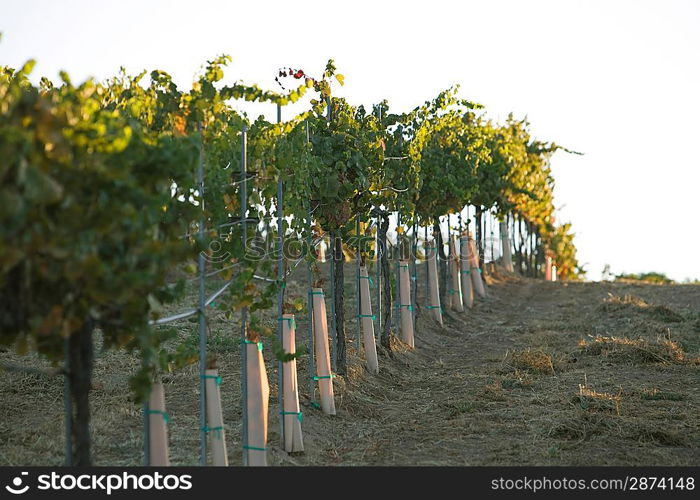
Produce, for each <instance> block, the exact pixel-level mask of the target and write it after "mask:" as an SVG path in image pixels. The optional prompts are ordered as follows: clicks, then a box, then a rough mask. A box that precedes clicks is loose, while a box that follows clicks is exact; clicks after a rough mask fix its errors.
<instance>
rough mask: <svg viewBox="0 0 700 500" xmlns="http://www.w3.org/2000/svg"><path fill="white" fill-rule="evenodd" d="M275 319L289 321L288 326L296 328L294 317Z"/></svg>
mask: <svg viewBox="0 0 700 500" xmlns="http://www.w3.org/2000/svg"><path fill="white" fill-rule="evenodd" d="M277 321H289V328H296V325H297V322H296V320H295V319H294V318H277Z"/></svg>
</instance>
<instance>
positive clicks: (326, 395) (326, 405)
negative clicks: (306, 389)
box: [311, 288, 335, 415]
mask: <svg viewBox="0 0 700 500" xmlns="http://www.w3.org/2000/svg"><path fill="white" fill-rule="evenodd" d="M311 293H312V296H313V326H314V350H315V351H316V353H315V354H316V377H315V378H316V380H317V381H318V390H319V393H320V395H321V410H322V411H323V413H325V414H326V415H335V400H334V399H333V374H332V373H331V356H330V350H329V348H328V319H327V318H326V301H325V300H324V299H325V297H324V294H323V290H321V289H320V288H313V289H312V291H311Z"/></svg>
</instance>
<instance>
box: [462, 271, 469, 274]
mask: <svg viewBox="0 0 700 500" xmlns="http://www.w3.org/2000/svg"><path fill="white" fill-rule="evenodd" d="M460 273H462V274H471V271H460Z"/></svg>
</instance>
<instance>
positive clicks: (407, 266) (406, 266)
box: [399, 264, 409, 269]
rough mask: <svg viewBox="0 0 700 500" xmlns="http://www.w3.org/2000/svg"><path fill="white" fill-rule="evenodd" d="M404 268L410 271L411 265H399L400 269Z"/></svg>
mask: <svg viewBox="0 0 700 500" xmlns="http://www.w3.org/2000/svg"><path fill="white" fill-rule="evenodd" d="M402 267H405V268H406V269H408V268H409V265H408V264H399V269H401V268H402Z"/></svg>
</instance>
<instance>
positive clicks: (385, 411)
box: [0, 264, 700, 466]
mask: <svg viewBox="0 0 700 500" xmlns="http://www.w3.org/2000/svg"><path fill="white" fill-rule="evenodd" d="M300 269H301V266H300ZM324 269H325V268H324ZM419 273H420V274H419V280H420V283H421V284H422V283H423V281H422V280H423V279H424V276H423V269H422V268H421V269H420V270H419ZM346 276H347V277H348V283H347V284H346V285H347V286H348V290H352V283H354V265H353V264H348V268H347V270H346ZM485 278H486V283H487V286H488V293H489V297H488V298H487V299H486V300H479V301H477V303H476V305H475V307H474V308H473V309H471V310H469V311H467V312H465V313H464V314H459V313H451V312H450V313H449V314H445V325H444V327H440V326H438V325H437V324H436V323H435V322H434V321H433V320H431V319H430V318H429V315H427V314H424V312H425V311H424V310H423V311H419V320H418V323H417V325H416V349H410V348H408V347H407V346H406V345H404V344H402V343H401V342H399V341H397V340H396V339H395V338H393V339H392V347H393V349H392V352H391V353H389V352H387V351H385V350H384V349H383V348H380V349H379V363H380V373H379V375H376V376H375V375H371V374H369V373H368V372H367V371H366V370H365V369H364V367H363V359H362V357H361V356H359V355H358V353H357V352H356V340H355V337H356V329H355V328H356V324H355V322H354V317H353V314H354V313H353V311H354V310H355V309H354V308H355V303H354V301H353V296H352V295H351V294H349V295H348V302H347V310H346V315H347V317H348V318H349V319H350V321H348V324H347V327H346V333H347V336H348V339H349V346H348V354H349V362H350V364H349V370H348V373H347V375H346V376H344V377H341V376H338V377H337V378H336V379H334V389H335V394H336V408H337V415H335V416H334V417H329V416H326V415H323V414H322V413H321V412H320V411H318V410H317V409H315V408H314V407H312V406H311V401H312V398H314V397H315V398H317V389H312V386H311V385H310V380H309V375H310V374H309V372H308V368H309V363H308V356H303V357H302V358H301V359H299V360H298V363H297V367H298V374H299V386H300V402H301V405H302V410H303V412H304V421H303V432H304V442H305V448H306V449H305V452H304V453H300V454H294V455H293V456H292V455H289V454H287V453H285V452H284V451H282V450H281V449H280V448H279V442H280V439H279V420H278V418H277V388H276V383H277V376H276V366H277V364H276V362H275V360H274V359H273V357H272V355H271V352H270V349H269V348H266V349H265V350H264V353H263V354H264V356H265V360H266V364H267V367H268V377H269V380H270V384H271V398H270V424H269V449H270V452H269V462H270V463H271V464H272V465H302V466H303V465H694V464H697V456H698V449H700V415H699V414H698V412H697V408H698V407H700V391H698V390H697V378H698V371H697V370H698V368H697V366H696V365H693V364H692V359H694V358H698V357H699V356H700V341H698V336H697V332H695V331H694V325H693V323H694V321H695V320H696V319H698V316H697V315H695V313H693V312H692V311H693V310H694V309H693V308H695V309H697V304H698V303H700V287H699V286H645V285H640V284H617V283H607V284H606V283H542V282H536V281H533V280H528V279H524V278H521V277H518V276H516V275H511V274H507V273H500V272H499V273H493V274H491V275H489V274H486V276H485ZM213 286H215V284H213ZM305 291H306V281H305V271H304V270H301V271H300V272H298V273H296V274H295V275H293V279H292V280H290V282H289V284H288V292H289V293H290V294H291V293H293V294H297V295H303V294H304V293H305ZM372 291H373V292H374V291H375V290H374V289H373V290H372ZM418 292H419V296H418V303H419V304H422V301H423V300H424V298H423V293H424V288H423V286H419V287H418ZM608 292H609V293H612V294H613V295H616V296H618V297H619V298H620V299H621V300H619V301H617V302H616V301H610V303H609V306H610V307H611V308H616V307H617V309H615V310H612V309H611V310H610V311H608V312H609V314H601V309H600V307H601V306H600V304H601V300H603V298H604V297H608V298H609V296H607V295H606V294H607V293H608ZM625 296H630V297H636V298H628V299H624V297H625ZM641 297H643V299H642V298H641ZM618 302H619V303H618ZM642 302H643V303H644V304H646V305H647V307H646V309H643V308H644V307H645V306H642V305H641V303H642ZM603 303H604V304H605V302H603ZM625 304H627V305H625ZM635 304H636V305H635ZM649 304H655V305H662V306H664V307H667V308H668V309H669V310H671V311H674V312H675V311H678V312H679V313H678V314H679V315H680V314H681V312H682V316H683V317H685V318H692V319H690V320H687V321H686V320H684V321H681V322H673V321H670V322H669V324H668V325H666V324H665V323H659V322H660V321H663V320H661V319H658V318H656V317H653V316H651V315H647V314H651V313H647V312H645V311H647V310H652V308H653V307H655V306H654V305H652V306H649ZM178 307H182V304H180V305H175V306H173V310H176V309H177V308H178ZM169 312H170V311H169ZM661 316H663V314H662V315H660V316H659V318H660V317H661ZM261 320H262V321H263V322H265V324H270V325H275V324H276V323H275V317H274V314H273V312H271V313H270V315H269V317H268V316H265V317H263V318H261ZM297 323H298V326H297V342H298V344H304V343H305V341H306V331H307V330H306V328H307V324H306V320H305V317H304V316H303V315H299V316H298V317H297ZM209 324H210V328H211V336H210V339H211V343H210V351H211V353H212V354H213V355H215V356H217V366H218V367H219V372H220V374H221V375H222V377H223V383H222V386H221V390H222V393H221V394H222V407H223V413H224V423H225V428H226V431H227V434H226V440H227V446H228V450H229V459H230V463H231V464H233V465H238V464H240V463H241V453H240V446H241V443H240V438H239V436H240V434H239V433H240V400H239V397H240V396H239V384H240V379H239V366H240V365H239V363H238V343H237V333H236V332H238V329H239V324H238V322H237V320H236V318H235V317H234V319H233V320H231V319H227V318H226V317H225V316H224V314H223V312H220V311H212V314H211V318H210V322H209ZM645 325H648V326H645ZM175 326H176V328H177V329H178V332H179V335H178V339H177V340H178V341H182V340H186V341H188V342H192V341H194V340H196V336H195V335H194V328H195V326H194V325H192V324H190V323H188V322H186V321H184V322H181V323H178V324H177V325H175ZM667 328H670V329H672V330H671V335H672V338H673V342H671V340H670V339H671V337H670V336H669V335H668V331H667ZM641 333H643V334H644V336H645V338H648V339H653V338H654V336H656V335H662V337H660V338H659V339H658V340H656V341H653V340H642V339H638V336H639V335H640V334H641ZM585 334H590V337H587V338H586V341H585V342H584V345H583V346H582V347H580V348H577V342H578V341H579V339H580V338H581V337H582V336H585ZM598 338H600V339H599V340H596V339H598ZM611 339H615V340H611ZM625 339H626V340H625ZM634 339H636V340H634ZM504 353H506V355H505V357H504ZM650 353H651V354H650ZM0 360H2V361H7V362H15V363H20V364H31V365H33V366H36V367H40V368H47V367H48V366H49V365H48V364H47V363H46V362H44V361H42V360H40V359H35V358H22V357H19V356H16V355H14V354H12V353H0ZM689 360H691V361H689ZM621 361H622V362H621ZM137 366H138V360H137V359H136V357H134V356H131V355H129V354H127V353H124V352H109V353H105V354H104V355H102V356H101V357H100V358H99V359H98V361H97V363H96V371H95V389H94V391H93V392H92V394H91V402H92V405H93V412H94V416H95V418H94V420H93V435H94V437H95V457H96V463H98V464H100V465H137V464H139V463H140V462H141V452H140V450H141V446H142V442H141V439H142V435H141V419H142V412H141V408H140V407H139V406H138V405H136V404H135V403H134V402H133V400H132V398H131V396H130V393H129V391H128V389H127V383H128V378H129V376H130V375H131V374H132V373H133V371H134V370H135V369H136V367H137ZM0 379H2V382H1V383H0V398H1V400H2V401H3V405H2V407H1V410H2V411H1V413H0V435H1V436H2V437H3V439H2V441H0V464H12V465H45V464H49V465H58V464H60V463H61V462H62V460H63V457H62V450H63V439H62V432H63V430H62V400H61V398H62V385H61V380H60V377H54V378H48V377H45V376H43V375H37V374H18V373H9V372H0ZM163 381H164V383H165V385H166V405H167V409H168V412H169V413H170V414H171V417H172V419H171V424H170V426H169V437H170V452H171V459H172V463H173V464H175V465H194V464H196V463H197V460H198V445H199V441H198V439H199V434H198V431H197V429H198V426H199V424H198V396H199V394H198V371H197V366H196V365H193V366H189V367H186V368H184V369H182V370H177V371H174V372H172V373H169V374H165V375H164V377H163ZM581 381H584V383H583V385H582V387H580V388H578V390H577V391H576V394H575V396H574V394H572V392H573V390H574V388H577V387H578V385H579V384H580V383H581ZM651 381H653V385H652V382H651ZM572 396H574V397H573V401H572Z"/></svg>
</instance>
